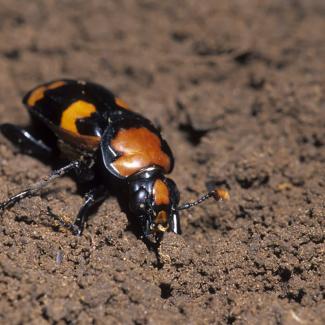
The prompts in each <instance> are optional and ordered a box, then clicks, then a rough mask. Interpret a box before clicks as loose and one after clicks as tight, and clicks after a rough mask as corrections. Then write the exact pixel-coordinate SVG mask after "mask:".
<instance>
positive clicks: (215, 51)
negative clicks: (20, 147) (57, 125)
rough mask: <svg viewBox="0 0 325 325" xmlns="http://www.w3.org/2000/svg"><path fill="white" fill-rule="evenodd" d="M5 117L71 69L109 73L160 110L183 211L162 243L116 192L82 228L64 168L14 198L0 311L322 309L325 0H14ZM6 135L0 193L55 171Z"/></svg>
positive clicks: (172, 318) (209, 319) (298, 313)
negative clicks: (138, 224)
mask: <svg viewBox="0 0 325 325" xmlns="http://www.w3.org/2000/svg"><path fill="white" fill-rule="evenodd" d="M0 30H1V33H0V70H1V74H0V99H1V100H0V121H1V122H4V121H6V122H15V123H19V124H21V125H24V124H26V123H28V114H27V112H26V110H25V109H24V108H23V106H22V104H21V98H22V96H23V95H24V93H25V92H27V91H28V90H29V89H31V88H32V87H34V86H35V85H37V84H38V83H41V82H45V81H49V80H52V79H56V78H61V77H73V78H83V79H88V80H92V81H95V82H98V83H102V84H103V85H105V86H107V87H109V88H110V89H112V90H113V91H114V92H115V93H117V94H119V96H120V97H122V98H123V99H124V100H125V101H126V102H128V103H129V105H130V106H131V107H132V108H133V109H134V110H136V111H138V112H140V113H142V114H144V115H146V116H147V117H149V118H150V119H152V120H153V121H154V123H156V124H157V125H160V126H161V128H162V132H163V134H164V137H165V138H166V139H167V140H168V142H169V144H170V146H171V148H172V149H173V151H174V154H175V158H176V166H175V169H174V171H173V173H172V175H171V177H172V178H173V179H174V180H175V182H176V183H177V184H178V187H179V189H180V192H181V201H182V202H185V201H188V200H193V199H196V198H197V197H198V196H199V194H201V193H204V192H206V191H207V189H209V188H213V187H223V188H226V189H228V191H229V192H230V195H231V200H230V201H228V202H223V203H215V202H212V201H209V202H207V203H206V204H204V205H201V206H200V207H197V208H194V209H191V210H187V211H184V212H182V214H181V225H182V228H183V234H182V235H181V236H178V235H174V234H167V235H166V236H165V237H164V239H163V241H162V243H161V246H160V247H159V249H158V251H157V252H155V251H154V250H150V249H149V248H148V247H147V246H146V245H145V243H144V242H143V241H142V240H141V239H139V238H138V237H137V236H136V234H135V232H134V231H133V230H132V227H130V226H129V221H128V218H127V216H126V215H125V213H124V212H122V209H121V208H123V207H121V206H120V205H119V203H118V201H117V199H116V198H115V197H114V196H112V197H110V198H109V199H107V200H106V201H105V202H104V204H102V205H101V206H100V208H99V209H98V211H97V212H96V213H95V214H94V215H93V217H92V218H91V219H90V220H89V222H88V225H87V228H86V229H85V231H84V234H83V236H81V237H76V236H73V235H71V234H70V233H69V232H68V231H66V230H64V229H62V228H60V227H59V226H58V225H57V224H55V222H53V221H52V220H50V219H49V217H48V216H47V213H46V211H47V207H48V206H50V207H52V209H53V210H54V211H55V212H56V213H58V214H61V215H64V216H66V218H67V219H69V220H73V217H74V216H75V214H76V213H77V211H78V208H79V207H80V205H81V203H82V197H81V196H80V195H79V194H78V192H77V187H76V184H75V182H74V181H73V180H72V179H71V178H69V177H65V178H63V179H61V180H58V181H56V182H55V183H54V184H53V185H51V186H49V187H48V188H47V189H46V190H44V191H43V192H42V194H41V196H37V197H34V198H30V199H26V200H24V201H22V202H21V203H20V204H17V205H16V206H14V207H12V208H11V209H9V210H7V211H5V213H3V215H2V217H1V220H0V224H1V226H0V246H1V253H0V270H1V275H0V294H1V300H0V323H1V324H49V323H50V324H65V323H69V324H75V323H78V324H113V323H114V324H116V323H121V324H122V323H123V324H180V323H182V324H324V323H325V303H324V288H325V277H324V272H325V270H324V214H325V213H324V211H325V209H324V208H325V206H324V205H325V204H324V193H325V173H324V170H325V150H324V144H325V143H324V141H325V92H324V90H325V78H324V71H325V61H324V58H325V42H324V30H325V3H324V1H323V0H319V1H317V0H311V1H302V0H301V1H299V0H293V1H282V0H266V1H259V0H250V1H240V0H238V1H235V0H233V1H229V0H223V1H221V0H220V1H215V0H205V1H201V2H199V1H190V0H188V1H187V0H186V1H185V0H178V1H172V0H167V1H150V0H116V1H106V0H96V1H81V0H75V1H52V0H51V1H37V0H35V1H24V2H22V1H19V0H2V1H1V6H0ZM50 170H51V167H50V166H48V165H45V164H43V163H42V162H40V161H39V160H37V159H34V158H31V157H28V156H25V155H22V154H20V153H19V152H18V151H17V150H16V149H14V148H13V147H11V146H9V145H8V143H7V142H6V141H5V139H4V138H3V137H1V140H0V184H1V191H0V201H3V200H5V199H6V198H7V197H8V196H9V195H10V194H13V193H15V192H17V191H18V190H19V189H22V188H25V187H26V186H27V185H28V184H31V183H33V182H35V181H37V180H38V179H39V178H41V177H42V176H43V175H46V174H48V173H49V172H50Z"/></svg>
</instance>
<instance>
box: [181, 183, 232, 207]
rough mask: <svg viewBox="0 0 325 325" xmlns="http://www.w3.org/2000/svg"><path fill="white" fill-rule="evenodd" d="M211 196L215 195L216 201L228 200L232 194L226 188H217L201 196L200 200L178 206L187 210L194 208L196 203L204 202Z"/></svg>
mask: <svg viewBox="0 0 325 325" xmlns="http://www.w3.org/2000/svg"><path fill="white" fill-rule="evenodd" d="M210 197H213V198H214V199H215V200H216V201H227V200H229V198H230V195H229V193H228V192H227V191H226V190H224V189H221V188H216V189H214V190H212V191H210V192H209V193H207V194H205V195H203V196H201V197H200V198H199V199H198V200H196V201H194V202H187V203H184V204H183V205H181V206H179V207H177V210H186V209H189V208H192V207H194V206H196V205H199V204H201V203H202V202H204V201H205V200H207V199H209V198H210Z"/></svg>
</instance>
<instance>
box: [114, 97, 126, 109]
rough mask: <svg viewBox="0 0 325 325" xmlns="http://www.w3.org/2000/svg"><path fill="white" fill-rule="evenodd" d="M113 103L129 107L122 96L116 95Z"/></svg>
mask: <svg viewBox="0 0 325 325" xmlns="http://www.w3.org/2000/svg"><path fill="white" fill-rule="evenodd" d="M115 104H116V105H117V106H119V107H122V108H125V109H129V105H128V104H127V103H126V102H125V101H124V100H123V99H122V98H119V97H116V98H115Z"/></svg>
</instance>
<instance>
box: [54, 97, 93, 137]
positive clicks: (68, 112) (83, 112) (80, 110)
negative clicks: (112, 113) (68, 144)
mask: <svg viewBox="0 0 325 325" xmlns="http://www.w3.org/2000/svg"><path fill="white" fill-rule="evenodd" d="M94 112H96V107H95V106H94V105H93V104H90V103H87V102H85V101H83V100H77V101H76V102H74V103H73V104H71V105H70V106H69V107H68V108H66V109H65V110H64V112H63V113H62V117H61V123H60V127H61V128H62V129H65V130H67V131H70V132H72V133H77V134H78V133H79V132H78V130H77V125H76V121H77V120H78V119H82V118H85V117H89V116H90V115H91V114H92V113H94Z"/></svg>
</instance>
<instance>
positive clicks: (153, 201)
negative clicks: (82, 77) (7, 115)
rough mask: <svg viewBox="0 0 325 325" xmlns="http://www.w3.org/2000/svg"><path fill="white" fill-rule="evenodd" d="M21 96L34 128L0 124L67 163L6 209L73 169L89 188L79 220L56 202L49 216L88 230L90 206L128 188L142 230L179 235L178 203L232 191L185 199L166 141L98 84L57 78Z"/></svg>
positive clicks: (13, 137) (19, 141)
mask: <svg viewBox="0 0 325 325" xmlns="http://www.w3.org/2000/svg"><path fill="white" fill-rule="evenodd" d="M23 103H24V105H25V106H26V107H27V109H28V111H29V113H30V116H31V120H32V123H31V127H30V128H29V129H23V128H21V127H18V126H16V125H13V124H8V123H5V124H1V125H0V129H1V132H2V134H3V135H4V136H5V137H6V138H7V139H9V140H10V141H11V142H13V143H14V144H15V145H17V146H18V147H19V148H20V150H21V151H22V152H24V153H27V154H30V155H33V156H36V157H38V158H44V159H54V158H57V157H60V158H62V159H65V161H67V164H66V165H65V166H63V167H62V168H60V169H57V170H54V171H53V172H52V174H51V175H49V176H47V177H46V178H44V179H42V180H40V181H39V182H37V183H36V184H34V185H32V186H31V187H29V188H28V189H26V190H25V191H22V192H20V193H18V194H16V195H14V196H12V197H10V198H9V199H8V200H7V201H5V202H3V203H1V204H0V210H2V211H3V210H5V209H6V208H8V207H10V206H12V205H14V204H15V203H17V202H18V201H20V200H21V199H23V198H26V197H30V196H33V195H36V194H37V192H38V191H39V190H40V189H41V188H43V187H44V186H46V185H47V184H48V183H49V182H50V181H52V180H54V179H56V178H58V177H61V176H63V175H65V174H66V173H68V172H70V171H72V170H74V171H75V172H76V176H77V177H76V178H77V181H78V182H80V183H86V184H87V185H89V189H90V192H88V193H87V194H86V195H85V202H84V204H83V205H82V207H81V209H80V210H79V213H78V215H77V217H76V220H75V222H74V223H67V222H65V221H64V220H63V219H62V218H60V217H59V216H57V215H55V214H54V213H53V212H52V211H51V210H50V209H49V215H50V216H52V217H55V218H56V219H57V220H58V221H59V222H60V223H61V224H62V225H63V226H65V227H67V228H69V229H70V230H71V231H72V232H73V233H74V234H77V235H80V234H81V233H82V231H83V228H84V224H85V222H86V220H87V216H88V214H89V210H90V209H91V207H93V206H94V205H95V204H98V203H100V202H102V201H103V200H104V199H105V198H106V197H107V196H108V193H109V191H110V192H112V193H113V194H119V193H120V192H121V191H120V190H127V191H128V201H129V209H130V211H131V213H132V214H133V215H134V216H135V217H136V220H137V221H138V223H139V224H140V227H141V234H142V236H143V237H147V236H148V235H150V234H154V235H155V236H160V235H162V233H164V232H165V231H172V232H175V233H177V234H180V233H181V229H180V222H179V213H178V211H179V210H183V209H188V208H190V207H192V206H195V205H197V204H200V203H201V202H203V201H204V200H206V199H207V198H209V197H214V198H215V199H216V200H222V199H227V198H228V197H229V195H228V192H226V191H224V190H221V189H216V190H213V191H211V192H209V193H207V194H206V195H204V196H202V197H201V198H200V199H198V200H197V201H195V202H191V203H186V204H184V205H181V206H179V192H178V190H177V187H176V184H175V183H174V182H173V181H172V180H171V179H169V178H167V177H165V174H168V173H170V172H171V171H172V169H173V165H174V158H173V154H172V152H171V150H170V148H169V146H168V144H167V143H166V141H165V140H164V139H163V138H162V137H161V134H160V132H159V131H158V130H157V128H155V127H154V125H153V124H152V123H151V122H150V121H149V120H148V119H146V118H145V117H143V116H141V115H139V114H137V113H135V112H134V111H132V110H130V109H129V107H128V105H127V104H126V103H125V102H124V101H123V100H122V99H120V98H118V97H115V96H114V95H113V93H112V92H110V91H109V90H107V89H106V88H104V87H102V86H100V85H97V84H95V83H91V82H85V81H79V80H67V79H66V80H56V81H52V82H49V83H46V84H43V85H40V86H38V87H36V88H34V89H33V90H31V91H30V92H28V93H27V94H26V96H25V97H24V98H23Z"/></svg>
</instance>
